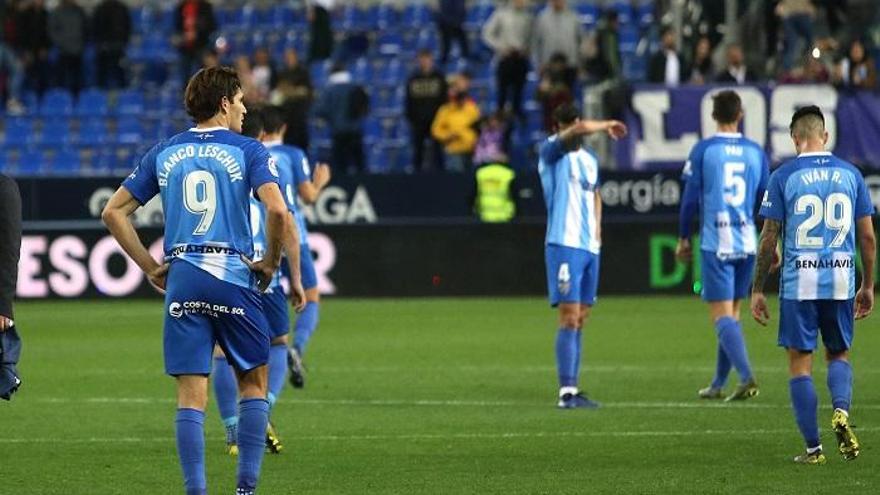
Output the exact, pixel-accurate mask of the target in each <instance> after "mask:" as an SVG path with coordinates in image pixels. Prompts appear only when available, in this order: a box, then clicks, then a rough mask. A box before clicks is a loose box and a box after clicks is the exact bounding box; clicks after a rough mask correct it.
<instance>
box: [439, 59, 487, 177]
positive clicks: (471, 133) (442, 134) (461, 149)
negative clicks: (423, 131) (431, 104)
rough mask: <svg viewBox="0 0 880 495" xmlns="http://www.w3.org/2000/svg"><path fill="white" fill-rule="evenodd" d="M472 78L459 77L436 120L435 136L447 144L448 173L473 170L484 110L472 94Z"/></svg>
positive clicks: (454, 80)
mask: <svg viewBox="0 0 880 495" xmlns="http://www.w3.org/2000/svg"><path fill="white" fill-rule="evenodd" d="M469 89H470V78H469V77H468V76H467V75H466V74H457V75H455V76H454V77H453V78H452V82H451V83H450V88H449V101H448V102H447V103H444V104H443V105H442V106H441V107H440V109H439V110H438V111H437V115H436V116H435V117H434V123H433V124H432V125H431V134H433V135H434V139H436V140H437V141H440V142H441V143H443V151H444V153H445V154H446V170H447V171H451V172H463V171H464V170H465V169H468V168H470V166H471V160H472V157H473V154H474V148H475V147H476V145H477V129H476V126H477V124H478V123H479V121H480V107H478V106H477V104H476V102H474V100H473V98H471V97H470V95H468V90H469Z"/></svg>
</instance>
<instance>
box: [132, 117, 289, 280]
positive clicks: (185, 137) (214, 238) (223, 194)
mask: <svg viewBox="0 0 880 495" xmlns="http://www.w3.org/2000/svg"><path fill="white" fill-rule="evenodd" d="M269 182H272V183H276V184H277V182H278V171H277V169H276V167H275V164H274V162H273V161H272V159H271V157H270V156H269V153H268V152H267V151H266V148H265V147H264V146H263V145H262V144H260V143H259V142H258V141H256V140H254V139H250V138H247V137H244V136H241V135H239V134H236V133H233V132H231V131H229V130H228V129H224V128H210V129H190V130H189V131H186V132H183V133H180V134H178V135H176V136H174V137H172V138H171V139H169V140H167V141H163V142H160V143H159V144H157V145H156V146H154V147H153V148H152V149H151V150H150V151H149V152H148V153H147V154H146V155H145V156H144V157H143V158H142V159H141V161H140V163H139V165H138V166H137V168H136V169H135V170H134V172H132V173H131V175H130V176H128V178H127V179H125V181H124V182H123V183H122V186H123V187H125V188H126V189H127V190H128V191H129V192H130V193H131V195H132V196H134V198H135V199H136V200H137V201H138V202H140V203H141V204H145V203H146V202H147V201H149V200H150V199H151V198H152V197H153V196H155V195H156V194H159V195H160V196H161V198H162V209H163V210H164V214H165V245H164V248H165V258H166V260H171V259H174V258H180V259H182V260H184V261H187V262H189V263H191V264H193V265H195V266H197V267H199V268H201V269H202V270H204V271H206V272H208V273H210V274H211V275H213V276H214V277H216V278H218V279H220V280H223V281H226V282H230V283H233V284H235V285H239V286H242V287H248V288H252V289H255V288H256V277H255V276H254V275H253V273H252V272H251V270H250V269H249V268H248V266H247V264H246V263H245V262H244V261H243V260H242V259H241V257H242V256H245V257H247V258H249V259H250V258H253V256H254V244H253V240H252V238H251V225H250V198H251V196H252V194H253V191H255V190H256V189H257V188H259V187H260V186H262V185H263V184H266V183H269Z"/></svg>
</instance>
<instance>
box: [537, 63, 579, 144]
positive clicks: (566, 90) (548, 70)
mask: <svg viewBox="0 0 880 495" xmlns="http://www.w3.org/2000/svg"><path fill="white" fill-rule="evenodd" d="M576 79H577V70H576V69H575V68H574V67H572V66H570V65H568V60H567V59H566V57H565V55H564V54H562V53H556V54H554V55H553V56H552V57H551V58H550V61H549V62H548V63H547V65H545V66H544V69H543V70H542V71H541V82H540V83H538V91H537V93H536V94H535V98H536V99H537V100H538V101H540V102H541V105H542V107H543V110H544V130H546V131H548V132H552V131H553V125H554V120H553V111H554V110H556V107H558V106H559V105H561V104H563V103H571V102H573V101H574V85H575V81H576Z"/></svg>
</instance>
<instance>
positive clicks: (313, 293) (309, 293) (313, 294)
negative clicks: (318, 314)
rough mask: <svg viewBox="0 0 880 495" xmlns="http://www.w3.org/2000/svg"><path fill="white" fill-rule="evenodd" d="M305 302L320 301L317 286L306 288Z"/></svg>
mask: <svg viewBox="0 0 880 495" xmlns="http://www.w3.org/2000/svg"><path fill="white" fill-rule="evenodd" d="M306 302H311V303H319V302H321V293H320V292H318V289H317V287H316V288H314V289H307V290H306Z"/></svg>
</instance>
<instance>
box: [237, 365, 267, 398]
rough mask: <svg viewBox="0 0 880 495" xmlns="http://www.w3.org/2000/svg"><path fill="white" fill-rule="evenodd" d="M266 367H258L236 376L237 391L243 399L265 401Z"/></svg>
mask: <svg viewBox="0 0 880 495" xmlns="http://www.w3.org/2000/svg"><path fill="white" fill-rule="evenodd" d="M266 369H267V368H266V366H265V365H264V366H260V367H258V368H254V369H252V370H250V371H246V372H244V373H239V375H238V391H239V393H240V394H241V396H242V397H243V398H245V399H265V398H266V392H267V391H268V376H267V373H266Z"/></svg>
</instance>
